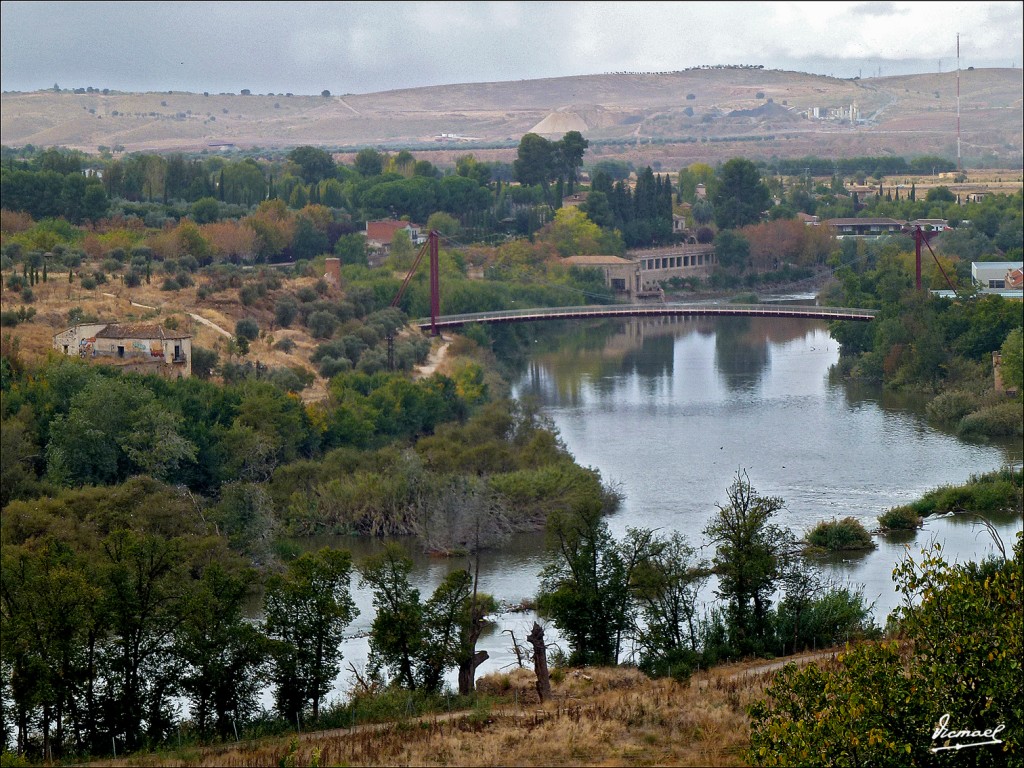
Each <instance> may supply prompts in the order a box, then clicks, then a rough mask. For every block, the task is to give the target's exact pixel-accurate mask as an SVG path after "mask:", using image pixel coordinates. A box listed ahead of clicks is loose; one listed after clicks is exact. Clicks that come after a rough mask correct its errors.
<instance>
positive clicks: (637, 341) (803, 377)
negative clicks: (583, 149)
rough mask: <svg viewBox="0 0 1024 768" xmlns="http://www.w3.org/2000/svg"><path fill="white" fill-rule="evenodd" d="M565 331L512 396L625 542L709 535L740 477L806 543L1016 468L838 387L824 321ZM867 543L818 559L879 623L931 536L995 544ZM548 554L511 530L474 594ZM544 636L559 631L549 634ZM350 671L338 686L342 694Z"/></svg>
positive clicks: (361, 623)
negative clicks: (532, 407) (657, 535)
mask: <svg viewBox="0 0 1024 768" xmlns="http://www.w3.org/2000/svg"><path fill="white" fill-rule="evenodd" d="M568 327H569V328H570V329H571V330H570V332H568V333H566V334H565V335H564V336H562V337H561V340H560V341H559V343H558V345H557V347H556V348H554V349H549V350H544V351H538V352H536V353H535V354H533V355H531V356H530V358H529V361H528V363H527V366H526V370H525V371H524V372H523V374H522V376H521V377H520V378H519V379H518V380H517V381H516V382H515V383H514V386H513V394H514V396H516V397H519V398H524V397H533V398H537V399H539V401H540V402H541V404H542V406H543V409H544V411H545V412H546V413H547V414H548V415H549V416H550V418H551V419H552V421H553V423H554V425H555V426H556V427H557V429H558V431H559V433H560V435H561V438H562V440H563V441H564V443H565V445H566V447H567V448H568V449H569V450H570V451H571V452H572V454H573V455H574V456H575V457H576V459H577V461H578V462H579V463H580V464H582V465H584V466H592V467H595V468H597V469H599V470H600V472H601V474H602V476H603V477H604V478H605V479H606V480H608V481H610V482H613V483H615V484H617V485H618V486H619V487H620V488H621V490H622V492H623V493H624V501H623V503H622V506H621V508H620V509H619V510H618V511H617V512H616V513H615V514H614V515H612V516H611V517H610V518H609V520H608V522H609V525H610V527H611V529H612V531H613V533H614V534H616V535H617V536H618V535H621V534H622V533H623V532H624V531H625V530H626V528H627V527H630V526H633V527H647V528H657V529H659V530H661V531H663V532H666V533H668V532H672V531H680V532H682V533H683V534H685V535H686V536H687V537H688V539H689V541H690V543H691V544H693V545H696V546H701V545H703V544H704V541H703V536H702V530H703V529H704V527H705V525H706V524H707V522H708V521H709V519H710V518H711V516H712V515H713V514H714V513H715V511H716V504H722V503H724V502H725V500H726V495H725V492H726V488H727V487H728V486H729V484H730V483H731V482H732V480H733V478H734V477H735V476H736V473H737V471H740V470H742V471H744V472H746V473H747V476H748V477H749V479H750V482H751V484H752V485H753V487H754V488H755V489H756V490H757V491H758V493H760V494H761V495H768V496H778V497H781V498H782V499H783V500H784V501H785V508H784V510H783V511H782V512H781V514H780V516H779V518H778V520H777V522H778V523H780V524H782V525H784V526H788V527H789V528H790V529H791V530H793V532H794V533H796V534H798V535H801V534H803V533H804V532H805V531H807V530H808V529H810V528H811V527H812V526H813V525H814V524H815V523H817V522H818V521H820V520H828V519H832V518H842V517H846V516H852V517H855V518H857V519H858V520H860V521H861V522H862V523H863V524H864V525H865V527H867V528H868V529H869V530H871V529H874V528H877V525H878V524H877V520H876V518H877V516H878V515H879V514H881V513H882V512H883V511H885V509H887V508H888V507H891V506H894V505H897V504H902V503H905V502H908V501H911V500H913V499H915V498H917V497H919V496H920V495H921V494H922V493H923V492H925V491H927V490H929V489H932V488H934V487H936V486H939V485H943V484H950V483H959V482H962V481H965V480H967V479H968V478H969V477H970V476H971V475H972V474H976V473H983V472H988V471H991V470H994V469H998V468H999V467H1001V466H1004V465H1007V464H1018V463H1020V462H1021V459H1022V454H1024V449H1022V446H1021V442H1020V441H1019V440H1010V441H993V442H965V441H963V440H960V439H958V438H957V437H955V436H954V435H952V434H949V433H947V432H943V431H941V430H938V429H936V428H934V427H932V426H930V425H929V424H928V422H927V420H926V419H925V417H924V413H923V408H922V405H921V403H920V402H919V401H915V400H914V399H908V398H897V397H892V396H889V395H886V394H884V393H882V392H880V391H878V390H874V389H870V388H864V387H857V386H852V385H850V384H848V383H845V382H842V381H838V380H834V379H833V378H832V377H831V376H830V369H831V368H832V366H833V365H834V364H835V363H836V362H837V360H838V356H839V350H838V345H837V343H836V342H835V341H834V340H833V339H832V338H831V337H830V336H829V334H828V331H827V329H826V327H825V325H824V324H823V323H821V322H817V321H809V320H798V319H778V318H717V319H713V318H664V319H654V320H643V321H641V320H635V321H591V322H587V323H580V324H577V325H570V326H568ZM540 346H543V345H538V348H539V347H540ZM1020 528H1021V520H1020V518H1016V519H1014V518H1012V517H1011V518H1009V519H1004V520H998V521H996V529H997V531H998V532H999V534H1000V535H1001V537H1002V539H1003V541H1004V542H1005V543H1006V547H1007V550H1009V548H1010V546H1011V545H1012V542H1013V536H1014V532H1015V531H1017V530H1020ZM875 540H876V542H877V543H878V547H877V548H876V549H875V550H873V551H871V552H868V553H866V554H863V555H857V556H846V557H845V558H832V559H831V560H830V561H825V562H824V563H823V564H822V567H823V569H824V570H825V571H826V572H827V573H828V575H829V576H831V578H833V579H834V580H836V581H838V582H841V583H849V584H852V585H855V586H859V587H862V588H863V591H864V594H865V596H866V597H867V599H868V600H869V601H870V602H872V603H873V604H874V608H873V615H874V617H875V620H876V621H877V622H878V623H880V624H883V623H884V621H885V617H886V616H887V615H888V613H889V612H890V611H891V610H892V609H893V608H894V607H896V606H897V605H898V604H899V596H898V595H897V594H896V592H895V590H894V587H893V583H892V578H891V573H892V568H893V565H894V564H895V563H896V562H897V561H898V560H899V559H900V558H902V557H904V556H907V555H908V554H909V555H910V556H915V555H917V554H919V553H920V550H921V548H922V547H923V546H925V545H927V544H929V543H931V542H933V541H938V542H940V543H941V544H942V546H943V548H944V552H945V554H946V556H947V558H948V559H950V560H965V559H975V558H979V557H984V556H986V555H988V554H992V553H993V552H994V551H995V549H994V545H993V541H992V538H991V537H990V535H989V534H988V533H987V532H986V531H985V530H984V529H982V528H981V527H980V526H977V525H972V524H971V523H969V522H966V521H964V520H963V519H955V520H953V519H936V520H929V521H928V522H927V523H926V525H925V527H924V529H923V530H921V531H918V532H917V533H916V534H910V535H906V534H905V535H903V536H876V537H875ZM317 543H318V544H319V543H330V544H332V545H335V546H345V547H348V548H349V549H351V550H352V551H353V554H354V556H355V558H356V559H357V560H358V559H359V558H361V557H363V556H365V554H367V553H369V552H370V551H372V550H373V549H374V548H375V547H376V546H378V545H376V544H373V543H369V542H365V541H355V540H348V539H339V538H338V537H331V538H330V539H322V540H320V541H319V542H317ZM702 555H703V556H704V557H706V558H710V557H711V556H712V555H713V552H711V551H710V549H707V548H705V549H704V550H703V551H702ZM543 564H544V548H543V537H542V536H541V535H523V536H518V537H516V538H514V539H513V540H512V541H510V542H508V543H507V544H506V545H504V546H502V547H501V548H500V550H499V551H497V552H493V553H487V554H485V555H484V557H483V561H482V569H481V589H482V590H484V591H486V592H490V593H491V594H493V595H494V596H495V597H496V598H498V599H499V600H500V601H503V602H505V603H506V604H514V603H518V602H520V601H522V600H523V599H530V598H532V597H533V596H534V595H535V594H536V591H537V586H538V573H539V571H540V569H541V568H542V567H543ZM464 566H465V561H459V560H443V559H436V558H429V557H426V556H419V555H418V556H417V557H416V568H415V571H414V574H413V578H414V580H415V583H416V586H417V587H418V588H419V589H420V591H421V594H423V595H424V597H426V596H428V595H429V593H430V592H431V591H432V590H433V589H434V587H435V586H436V585H437V584H438V583H439V582H440V580H441V579H442V578H443V576H444V574H445V573H446V572H448V571H449V570H450V569H452V568H458V567H464ZM355 582H358V579H355ZM353 587H354V588H353V596H354V598H355V600H356V604H357V606H358V607H359V609H360V612H361V613H360V616H359V617H358V618H357V619H356V621H355V622H354V623H353V625H351V626H350V628H349V634H350V635H352V639H351V640H349V641H347V642H346V644H345V649H344V652H345V662H344V664H345V665H346V666H347V664H348V663H350V662H351V663H352V664H354V665H355V666H356V668H357V669H358V668H362V667H363V665H364V664H365V660H366V655H367V651H368V641H367V638H366V633H367V631H368V629H369V625H370V622H371V620H372V618H373V608H372V595H371V594H370V593H369V592H368V590H366V589H365V588H362V587H360V586H359V585H358V583H354V585H353ZM707 599H708V600H712V599H713V595H711V594H710V593H709V594H708V595H707ZM534 619H535V615H534V614H533V613H532V612H523V613H505V614H502V615H501V616H498V617H497V621H496V623H495V625H494V627H493V628H492V630H491V631H489V632H488V633H487V634H485V636H484V637H483V638H482V639H481V642H480V645H479V647H480V648H482V649H483V650H487V651H488V653H489V654H490V657H491V658H490V659H489V660H488V661H487V662H486V663H485V664H484V665H483V667H481V668H480V670H479V672H478V674H487V673H489V672H493V671H496V670H500V669H503V668H507V667H509V666H510V665H512V664H514V663H515V658H514V656H513V654H512V651H511V641H510V634H509V631H511V632H513V633H514V634H515V637H516V638H517V639H518V640H519V641H520V642H522V641H523V638H524V637H525V635H526V634H527V633H528V632H529V629H530V627H531V626H532V623H533V621H534ZM548 635H549V637H551V638H553V639H555V640H557V633H556V632H555V630H554V628H553V627H550V628H549V629H548ZM566 650H567V649H566ZM349 677H350V676H349V675H348V674H343V675H342V677H341V678H340V679H339V681H338V688H337V690H336V695H341V694H343V693H344V691H345V690H347V685H348V679H349ZM453 681H454V679H453Z"/></svg>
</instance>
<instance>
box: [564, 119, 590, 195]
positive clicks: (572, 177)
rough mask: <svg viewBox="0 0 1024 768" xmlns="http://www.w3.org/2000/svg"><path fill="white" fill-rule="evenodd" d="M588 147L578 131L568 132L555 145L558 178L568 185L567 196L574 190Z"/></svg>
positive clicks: (588, 143)
mask: <svg viewBox="0 0 1024 768" xmlns="http://www.w3.org/2000/svg"><path fill="white" fill-rule="evenodd" d="M589 146H590V142H589V141H588V140H587V139H585V138H583V134H581V133H580V132H579V131H569V132H568V133H566V134H565V135H563V136H562V138H561V139H560V140H559V141H558V142H557V143H556V145H555V153H556V157H557V161H558V166H559V168H558V170H559V176H560V177H561V178H563V179H565V181H566V182H567V184H568V186H567V188H566V192H567V194H570V195H571V194H572V193H573V191H574V190H575V188H576V179H577V178H578V177H579V169H580V168H582V167H583V155H584V154H586V151H587V147H589Z"/></svg>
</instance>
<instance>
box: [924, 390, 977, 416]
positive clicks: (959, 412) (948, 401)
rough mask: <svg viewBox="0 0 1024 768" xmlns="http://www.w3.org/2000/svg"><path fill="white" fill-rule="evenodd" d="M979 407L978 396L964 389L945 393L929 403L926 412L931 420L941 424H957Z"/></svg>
mask: <svg viewBox="0 0 1024 768" xmlns="http://www.w3.org/2000/svg"><path fill="white" fill-rule="evenodd" d="M977 407H978V398H977V396H976V395H974V394H972V393H970V392H965V391H964V390H962V389H955V390H952V391H950V392H943V393H942V394H941V395H939V396H938V397H936V398H935V399H933V400H932V401H931V402H930V403H928V407H927V408H926V412H927V414H928V418H929V419H931V420H932V421H935V422H938V423H939V424H956V423H957V422H958V421H960V419H962V418H963V417H964V416H966V415H967V414H969V413H971V412H972V411H974V409H975V408H977Z"/></svg>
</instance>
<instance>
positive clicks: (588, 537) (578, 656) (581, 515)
mask: <svg viewBox="0 0 1024 768" xmlns="http://www.w3.org/2000/svg"><path fill="white" fill-rule="evenodd" d="M547 536H548V545H549V549H550V552H551V554H550V562H549V563H548V565H547V566H545V568H544V570H543V571H542V572H541V591H540V594H539V595H538V597H537V606H538V608H539V610H541V611H542V612H544V613H545V614H547V615H549V616H550V617H551V618H552V620H553V621H554V623H555V626H557V627H558V629H559V630H560V631H561V632H562V633H563V634H564V635H565V637H566V639H567V641H568V643H569V646H570V647H571V648H572V652H571V654H570V656H569V660H570V663H572V664H580V665H585V664H598V665H610V664H617V663H618V660H619V651H620V648H621V642H622V639H623V637H624V636H625V634H626V633H627V632H628V631H629V630H630V628H631V626H632V618H633V613H634V610H635V603H634V601H633V599H632V593H631V579H632V575H633V571H634V570H635V569H636V568H637V566H638V565H639V564H640V563H642V562H643V561H644V560H645V559H646V558H647V557H648V556H649V553H650V545H651V539H652V534H651V532H650V531H642V530H631V531H630V532H629V535H628V536H627V538H626V540H625V541H624V542H623V543H622V544H621V545H620V544H619V543H617V542H616V541H615V539H614V538H613V537H612V535H611V532H610V531H609V530H608V524H607V523H606V522H605V521H604V519H603V518H602V505H601V503H600V502H596V503H594V502H590V503H587V502H582V503H579V504H577V505H576V506H575V507H573V508H571V509H570V510H559V511H556V512H554V513H553V514H552V515H551V516H550V517H549V518H548V529H547Z"/></svg>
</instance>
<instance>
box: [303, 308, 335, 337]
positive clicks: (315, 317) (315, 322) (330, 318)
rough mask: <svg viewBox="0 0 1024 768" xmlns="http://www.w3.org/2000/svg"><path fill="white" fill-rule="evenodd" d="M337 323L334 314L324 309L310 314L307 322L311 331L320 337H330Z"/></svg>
mask: <svg viewBox="0 0 1024 768" xmlns="http://www.w3.org/2000/svg"><path fill="white" fill-rule="evenodd" d="M337 324H338V321H337V319H336V318H335V317H334V315H333V314H331V313H330V312H326V311H324V310H320V311H318V312H314V313H313V314H311V315H310V316H309V320H308V321H307V322H306V326H307V327H308V328H309V332H310V333H311V334H313V336H314V337H315V338H318V339H327V338H330V336H331V334H332V333H334V328H335V326H336V325H337Z"/></svg>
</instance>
